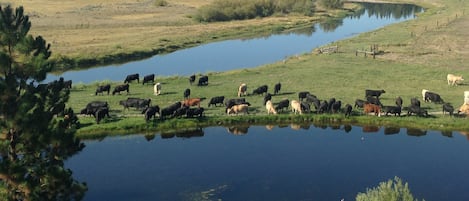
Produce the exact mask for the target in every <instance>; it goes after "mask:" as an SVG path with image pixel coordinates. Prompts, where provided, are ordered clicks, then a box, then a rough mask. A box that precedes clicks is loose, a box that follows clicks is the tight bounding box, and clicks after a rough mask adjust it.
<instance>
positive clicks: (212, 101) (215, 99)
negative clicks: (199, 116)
mask: <svg viewBox="0 0 469 201" xmlns="http://www.w3.org/2000/svg"><path fill="white" fill-rule="evenodd" d="M224 100H225V96H215V97H213V98H211V99H210V102H208V107H210V106H211V105H215V107H216V106H217V104H222V105H223V101H224Z"/></svg>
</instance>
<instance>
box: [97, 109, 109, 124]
mask: <svg viewBox="0 0 469 201" xmlns="http://www.w3.org/2000/svg"><path fill="white" fill-rule="evenodd" d="M106 116H107V117H108V118H109V117H110V116H109V108H107V107H100V108H98V110H97V111H96V114H95V117H96V123H97V124H99V122H100V121H101V120H102V119H103V118H104V117H106Z"/></svg>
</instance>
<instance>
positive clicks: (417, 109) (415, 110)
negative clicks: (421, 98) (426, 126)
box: [407, 105, 428, 117]
mask: <svg viewBox="0 0 469 201" xmlns="http://www.w3.org/2000/svg"><path fill="white" fill-rule="evenodd" d="M412 114H416V115H417V116H421V117H422V116H428V112H427V110H424V109H422V108H420V107H418V106H415V105H411V106H410V107H409V108H408V109H407V115H409V116H410V115H412Z"/></svg>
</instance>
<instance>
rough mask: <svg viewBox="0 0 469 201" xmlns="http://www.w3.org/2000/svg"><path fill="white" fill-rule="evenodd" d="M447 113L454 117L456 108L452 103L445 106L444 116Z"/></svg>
mask: <svg viewBox="0 0 469 201" xmlns="http://www.w3.org/2000/svg"><path fill="white" fill-rule="evenodd" d="M445 112H448V113H449V116H453V112H454V107H453V106H452V105H451V104H450V103H445V104H443V115H444V114H445Z"/></svg>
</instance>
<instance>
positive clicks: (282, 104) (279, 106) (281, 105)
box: [275, 99, 290, 112]
mask: <svg viewBox="0 0 469 201" xmlns="http://www.w3.org/2000/svg"><path fill="white" fill-rule="evenodd" d="M289 105H290V101H289V100H288V99H283V100H281V101H280V102H279V103H278V104H277V106H275V110H277V112H279V111H282V112H283V109H284V108H288V106H289Z"/></svg>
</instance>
